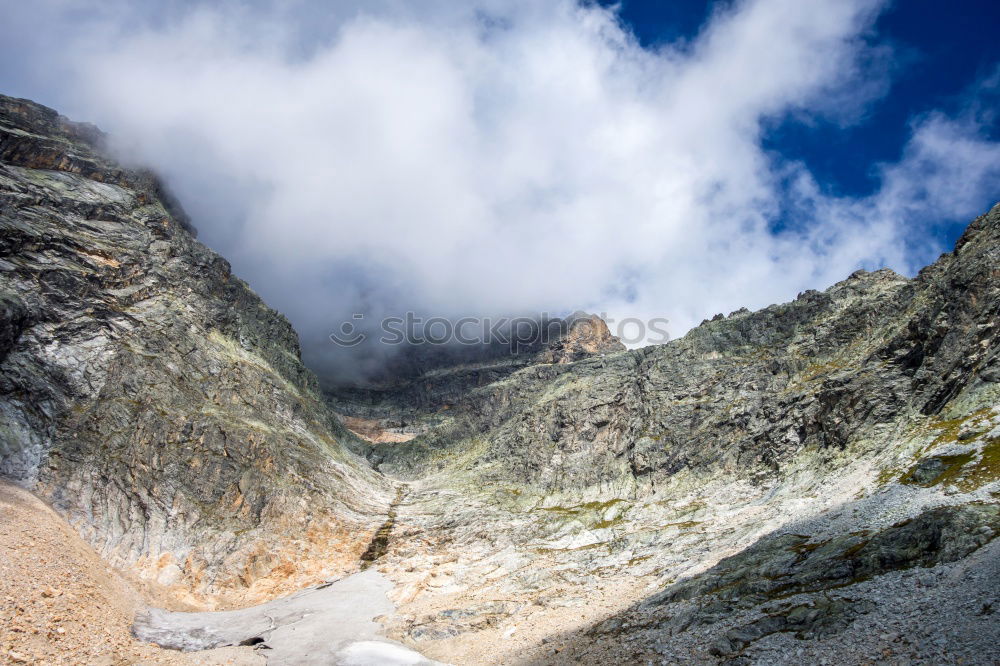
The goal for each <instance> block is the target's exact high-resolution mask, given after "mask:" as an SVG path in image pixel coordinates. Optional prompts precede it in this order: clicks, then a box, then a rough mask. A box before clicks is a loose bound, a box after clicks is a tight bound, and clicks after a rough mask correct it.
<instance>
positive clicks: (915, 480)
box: [0, 98, 1000, 664]
mask: <svg viewBox="0 0 1000 666" xmlns="http://www.w3.org/2000/svg"><path fill="white" fill-rule="evenodd" d="M0 227H2V229H3V234H2V236H0V275H2V278H0V280H2V281H0V433H2V440H0V474H2V475H3V476H6V477H7V478H11V479H14V480H16V481H17V482H18V483H20V484H22V485H23V486H25V487H28V488H30V489H32V490H33V492H35V493H36V494H37V495H38V496H40V497H41V498H43V499H45V500H46V501H48V502H50V503H51V505H52V506H53V508H55V509H56V510H57V511H58V512H59V513H60V514H61V515H62V516H64V517H66V518H67V519H68V520H69V521H70V523H71V524H72V525H73V526H74V527H75V528H76V530H77V531H78V532H79V533H80V534H81V535H82V536H83V537H84V538H85V539H86V540H87V541H88V542H89V543H90V544H91V545H92V546H94V547H95V549H96V550H97V551H98V552H99V553H100V554H101V555H102V556H103V557H105V558H106V559H107V560H108V561H110V562H111V563H113V564H114V565H115V566H116V567H118V568H120V569H121V570H122V571H123V572H126V573H128V574H130V575H135V576H138V577H140V578H141V579H142V580H145V581H147V582H148V584H149V585H150V589H152V590H154V591H156V592H157V593H158V594H164V595H168V596H171V597H172V598H174V599H179V600H185V601H188V602H192V603H198V604H200V605H201V606H202V607H206V606H208V607H211V606H225V605H244V604H246V603H250V602H255V601H263V600H265V599H270V598H273V597H276V596H279V595H281V594H285V593H287V592H291V591H293V590H295V589H297V588H299V587H304V586H307V585H312V584H317V583H321V582H322V581H324V580H330V579H334V578H339V577H342V576H344V575H345V574H349V573H351V572H354V571H357V570H360V569H362V568H366V567H374V568H375V569H376V570H377V571H378V572H380V574H381V575H383V576H385V577H386V578H387V579H388V580H389V581H391V582H392V584H393V586H394V590H393V592H392V593H391V594H392V596H393V599H394V601H395V602H396V604H397V609H396V611H395V612H394V613H392V614H390V615H388V616H387V617H385V618H384V627H385V631H386V632H388V634H389V635H390V636H391V637H393V638H395V639H397V640H399V641H401V642H403V643H406V644H407V645H409V646H411V647H414V648H416V649H418V650H419V651H420V652H421V653H423V654H424V655H426V656H428V657H431V658H435V659H440V660H442V661H447V662H450V663H461V664H466V663H469V664H486V663H489V664H494V663H505V664H508V663H521V664H536V663H594V664H604V663H649V662H652V663H664V662H665V663H706V662H708V663H711V662H713V661H715V662H723V663H730V664H743V663H769V664H770V663H790V664H791V663H796V664H797V663H803V662H807V661H813V662H817V663H867V662H872V661H886V662H888V663H907V662H912V661H917V662H918V663H919V662H934V663H966V664H975V663H983V664H986V663H992V662H993V661H995V656H996V647H995V646H996V645H997V643H998V640H1000V625H998V623H997V622H996V620H995V617H994V612H995V609H996V608H998V607H1000V588H998V586H997V584H996V581H997V580H1000V557H998V556H1000V541H998V540H997V539H996V538H995V537H996V535H997V533H998V531H1000V502H998V500H1000V338H998V331H1000V206H997V207H994V208H993V209H992V210H991V211H989V212H988V213H987V214H985V215H983V216H981V217H979V218H977V219H976V220H974V221H973V222H972V223H971V224H970V225H969V227H968V229H967V230H966V232H965V233H964V234H963V236H962V237H961V239H960V240H959V241H958V243H957V244H956V247H955V249H954V250H953V251H952V252H949V253H947V254H944V255H942V256H941V257H940V258H939V259H938V260H937V261H936V262H935V263H933V264H932V265H930V266H928V267H927V268H925V269H924V270H922V271H921V272H920V273H919V274H918V275H917V276H916V277H914V278H906V277H903V276H900V275H897V274H895V273H893V272H892V271H889V270H880V271H875V272H871V273H869V272H864V271H859V272H857V273H854V274H853V275H851V276H850V277H848V278H847V279H846V280H844V281H843V282H840V283H838V284H836V285H834V286H832V287H830V288H829V289H827V290H825V291H822V292H821V291H808V292H805V293H803V294H801V295H799V297H798V298H797V299H796V300H794V301H793V302H791V303H786V304H781V305H773V306H771V307H768V308H765V309H763V310H760V311H758V312H749V311H747V310H740V311H737V312H734V313H732V314H730V315H729V316H722V315H719V316H717V317H715V318H713V319H712V320H710V321H706V322H703V323H702V324H701V325H700V326H698V327H697V328H695V329H693V330H692V331H690V332H689V333H688V334H687V335H685V336H684V337H683V338H680V339H678V340H674V341H671V342H669V343H667V344H664V345H659V346H654V347H646V348H642V349H635V350H627V349H624V348H623V347H622V346H621V345H620V343H618V342H617V341H616V340H614V339H613V337H612V336H611V335H610V333H609V332H608V331H607V328H606V326H604V324H603V322H601V321H600V319H598V318H596V317H593V316H590V315H584V314H582V313H576V314H574V315H572V316H570V317H568V318H567V319H565V320H562V321H561V323H560V325H559V327H558V330H556V331H555V332H554V333H553V334H552V335H551V336H548V337H544V338H539V340H538V341H537V344H534V345H532V346H529V347H528V348H526V349H522V350H518V352H519V353H514V354H511V353H510V351H509V349H508V350H505V349H501V348H499V347H495V346H493V347H491V346H481V347H477V346H467V347H446V348H435V349H426V348H420V347H417V348H414V349H410V350H407V351H405V352H404V353H403V354H402V355H400V356H399V357H398V358H397V360H396V361H395V364H396V365H394V366H390V369H391V371H390V372H387V373H386V375H385V376H384V377H382V378H380V379H379V381H377V382H375V383H374V384H373V385H371V386H368V387H365V388H347V387H344V386H339V387H335V388H329V389H328V390H327V391H325V392H324V391H323V390H322V389H321V388H320V386H319V383H318V382H317V380H316V378H315V377H314V376H313V375H312V373H311V372H310V371H309V370H308V369H306V368H305V367H304V366H303V365H302V363H301V361H300V359H299V350H298V342H297V336H296V335H295V333H294V331H293V330H292V328H291V327H290V325H289V324H288V322H287V321H286V320H285V319H284V318H283V317H282V316H281V315H280V314H278V313H276V312H274V311H273V310H271V309H269V308H268V307H267V306H266V305H265V304H264V303H262V302H261V301H260V299H259V298H258V297H257V296H256V295H254V294H253V292H252V291H251V290H250V289H249V288H248V287H247V285H246V284H244V283H243V282H242V281H240V280H239V279H237V278H236V277H234V276H233V275H232V274H231V273H230V271H229V267H228V265H227V264H226V263H225V261H224V260H223V259H222V258H220V257H219V256H218V255H216V254H214V253H213V252H211V251H210V250H208V249H206V248H205V247H204V246H202V245H201V244H200V243H198V241H197V240H195V238H194V235H193V227H192V225H191V223H190V222H189V221H188V220H187V218H186V216H185V215H184V214H183V212H182V210H181V208H180V205H179V204H178V203H177V202H176V201H175V200H174V199H173V198H172V197H171V196H170V195H169V194H168V193H167V192H166V191H165V188H164V187H163V186H162V185H161V184H160V183H159V182H158V181H157V180H156V178H155V177H154V176H153V175H152V174H149V173H147V172H145V171H142V170H135V169H125V168H123V167H121V166H120V165H118V164H117V162H116V161H115V160H113V159H112V158H110V157H108V150H107V148H106V147H105V145H104V139H103V137H102V135H101V134H100V133H99V132H98V131H97V130H96V129H94V128H92V127H90V126H87V125H80V124H76V123H72V122H70V121H67V120H66V119H64V118H62V117H60V116H58V114H57V113H56V112H54V111H51V110H49V109H46V108H44V107H41V106H38V105H36V104H33V103H31V102H27V101H25V100H16V99H11V98H0ZM153 615H156V614H153ZM144 617H146V616H144ZM144 622H147V623H148V622H151V620H144ZM161 629H162V628H161ZM139 630H140V633H141V634H142V635H157V628H156V627H149V626H147V625H142V626H141V627H140V628H139ZM234 631H236V633H237V634H238V633H239V627H236V629H235V630H234ZM247 631H250V629H249V628H248V629H247ZM253 631H254V632H256V633H255V634H254V635H252V636H251V635H249V634H248V635H247V636H246V637H241V636H239V635H238V636H236V637H235V638H239V639H240V641H242V640H247V641H252V642H257V643H259V644H263V645H266V641H267V640H268V636H269V634H268V631H263V632H262V631H261V630H260V629H259V628H254V629H253ZM274 631H276V630H274ZM282 631H283V632H284V633H283V634H282V635H283V636H287V635H288V630H287V628H285V629H283V630H282ZM160 633H161V634H162V633H164V632H163V631H160ZM203 633H204V632H203ZM235 638H234V639H233V640H234V642H240V641H236V640H235ZM171 640H172V641H174V642H175V644H193V642H197V643H198V644H199V645H201V646H211V645H213V644H212V643H211V641H207V642H206V640H205V637H204V635H201V636H200V637H199V639H198V641H185V640H184V637H183V636H181V637H178V636H176V635H172V636H171ZM283 640H285V639H283ZM248 644H249V643H248ZM263 652H266V651H263ZM263 652H262V653H263Z"/></svg>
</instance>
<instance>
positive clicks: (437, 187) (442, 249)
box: [0, 0, 998, 361]
mask: <svg viewBox="0 0 1000 666" xmlns="http://www.w3.org/2000/svg"><path fill="white" fill-rule="evenodd" d="M879 4H880V3H878V2H875V1H874V0H818V1H816V2H810V3H803V2H800V1H798V0H754V1H750V2H740V3H737V4H736V5H735V6H734V7H733V8H730V9H727V10H725V11H720V12H718V13H716V14H715V15H714V16H713V18H712V20H711V21H710V23H709V25H708V26H707V27H706V28H705V29H704V31H703V32H702V34H701V35H699V36H698V37H697V38H696V39H695V40H693V41H692V42H690V43H688V44H686V45H685V46H684V48H680V47H678V48H672V47H665V48H662V49H660V50H657V51H655V52H653V51H649V50H645V49H643V48H641V47H640V46H639V45H638V44H637V43H636V41H635V40H634V39H633V38H632V37H631V36H630V34H628V33H627V32H625V31H623V29H622V27H621V25H620V24H619V22H618V21H617V19H616V16H615V15H614V14H613V13H612V12H611V11H609V10H604V9H601V8H599V7H596V6H585V7H581V6H578V5H576V4H574V3H572V2H568V1H564V2H553V3H529V2H520V1H517V2H505V3H501V2H488V1H481V2H475V3H433V4H426V5H425V4H423V3H421V8H420V11H417V10H415V9H413V7H412V6H411V5H406V4H402V3H396V2H381V3H343V4H340V5H338V6H337V8H336V9H335V10H328V9H326V7H327V5H326V3H305V2H300V3H294V4H293V5H292V6H291V7H289V6H286V5H271V4H268V3H257V4H253V3H251V4H249V5H247V4H242V3H231V4H224V5H220V6H207V5H206V6H203V5H192V6H190V7H188V8H187V9H185V6H184V5H181V6H177V5H170V9H169V10H165V9H162V8H160V9H157V8H156V6H154V7H153V9H148V10H147V11H145V12H143V11H138V10H136V9H135V8H134V7H128V6H126V5H118V4H114V5H112V6H111V8H110V9H108V7H107V6H106V5H105V8H104V10H103V11H101V12H99V13H97V14H94V15H92V16H91V17H90V20H88V21H87V22H85V23H84V24H83V26H82V27H80V28H79V29H75V30H74V31H72V32H70V31H69V30H67V29H64V31H63V33H61V34H62V35H63V36H62V37H60V39H63V40H64V44H65V48H63V49H61V50H58V52H55V53H53V52H52V51H51V50H50V51H47V52H45V53H38V54H36V55H37V58H38V59H39V61H41V62H48V61H52V62H53V63H54V64H53V69H52V71H59V72H66V71H70V72H72V80H73V82H74V85H72V86H67V79H65V78H63V79H61V80H60V81H59V84H60V85H61V86H62V87H61V89H60V92H59V96H60V98H61V99H65V100H66V101H67V104H68V107H69V108H70V109H71V110H73V111H74V112H76V113H82V114H85V115H86V116H87V117H88V118H89V119H93V120H96V121H98V122H99V124H101V125H102V126H103V127H104V128H105V129H107V130H110V131H111V132H112V133H113V134H114V135H115V136H116V137H117V138H118V139H119V140H120V142H121V145H122V146H123V150H125V151H126V152H127V154H129V155H130V156H132V157H134V158H136V159H138V160H141V161H144V162H147V163H150V164H152V165H154V167H156V168H158V169H159V170H160V171H162V172H163V173H165V174H166V175H167V176H168V178H169V180H170V182H171V183H172V184H173V186H174V188H175V189H176V190H177V191H178V193H179V194H180V196H181V199H182V201H184V203H185V204H186V206H187V207H188V208H189V209H190V210H191V212H192V213H194V216H195V221H196V224H197V225H198V226H199V227H200V228H201V230H202V232H203V233H202V236H203V238H204V239H205V240H207V241H208V242H209V243H210V244H211V245H212V246H213V247H215V249H217V250H219V251H220V252H221V253H222V254H224V255H225V256H227V257H228V258H230V259H231V260H232V261H233V264H234V266H235V267H236V270H237V272H238V273H240V274H241V275H243V276H244V277H246V278H248V280H249V281H250V282H251V284H252V285H253V286H254V287H255V288H256V289H257V290H258V291H259V292H260V293H261V294H262V295H264V296H265V298H266V299H267V300H268V301H269V302H270V303H271V304H272V305H274V306H275V307H277V308H278V309H280V310H282V311H284V312H285V313H286V314H288V315H289V317H290V318H291V319H292V321H293V323H295V324H296V325H297V327H298V328H299V330H300V332H301V333H302V335H303V339H304V341H305V343H306V346H307V351H309V352H310V353H311V355H312V359H313V360H314V361H317V360H319V358H320V356H321V355H322V353H324V352H326V351H330V350H331V347H330V346H329V345H328V344H327V345H324V344H322V343H320V342H317V341H323V340H325V337H326V335H327V333H328V332H330V331H331V330H333V329H334V327H335V326H336V325H337V324H338V323H339V322H340V321H342V320H343V319H344V318H345V317H347V318H350V313H352V312H355V311H365V312H371V313H374V314H375V315H377V314H378V313H380V312H383V311H384V312H399V311H401V310H406V309H417V310H421V311H424V312H433V313H440V314H444V315H458V314H467V313H474V314H475V313H496V312H525V311H537V310H548V311H554V310H560V309H565V310H571V309H575V308H584V309H589V310H592V311H606V312H609V313H612V314H614V315H615V316H616V317H619V318H620V317H623V316H630V315H638V316H646V317H648V316H666V317H668V318H670V319H671V320H672V322H673V330H672V333H674V334H679V333H682V332H683V331H684V330H686V328H688V327H689V326H691V325H693V324H695V323H697V322H698V321H699V320H700V319H701V318H703V317H705V316H711V315H712V314H713V313H715V312H718V311H727V312H728V311H730V310H734V309H737V308H738V307H740V306H743V305H748V306H751V307H754V306H762V305H766V304H768V303H770V302H776V301H780V300H785V299H787V298H789V297H793V296H794V294H795V293H796V292H798V291H800V290H802V289H805V288H810V287H824V286H826V285H827V284H829V283H831V282H833V281H835V280H837V279H840V278H842V277H844V276H846V275H847V274H848V273H850V272H851V271H852V270H853V269H855V268H857V267H858V266H862V265H864V266H868V267H876V266H879V265H882V264H886V263H888V264H890V265H892V266H893V267H896V268H898V269H901V270H905V271H910V270H912V269H913V268H914V261H915V259H924V258H926V256H927V255H928V248H927V247H920V248H917V249H916V250H915V249H914V247H913V245H912V243H910V244H909V245H908V244H906V243H903V240H905V239H910V240H912V235H913V234H914V229H913V226H914V225H918V226H919V225H924V224H926V223H928V221H929V220H930V219H931V218H933V217H934V216H941V217H948V216H954V215H956V214H960V215H968V214H971V213H973V212H975V211H972V210H970V206H973V205H975V203H976V202H977V201H979V200H981V199H982V196H983V192H984V191H986V190H985V188H987V187H989V186H995V184H996V182H997V170H996V165H997V164H998V160H997V146H996V144H994V143H991V142H989V141H988V140H986V139H985V138H983V137H980V136H979V135H978V134H977V132H978V127H977V125H976V123H975V122H974V120H972V119H964V120H963V119H959V120H951V119H948V118H945V117H942V116H936V115H935V116H930V117H928V118H925V119H923V120H922V121H920V122H919V123H918V124H917V125H915V127H914V134H913V139H912V141H911V142H910V145H909V147H908V148H907V150H906V153H905V154H904V157H903V159H902V161H901V162H900V163H898V164H895V165H887V166H885V167H884V168H883V172H882V183H883V184H882V187H881V189H880V191H879V192H877V193H876V194H875V195H873V196H871V197H867V198H864V199H857V200H855V199H836V198H831V197H829V196H827V195H824V194H822V193H821V189H820V188H819V187H818V186H817V185H816V184H815V183H814V182H813V180H812V178H811V176H810V175H809V174H808V173H807V172H805V171H804V169H803V168H802V167H801V166H800V165H794V164H786V163H781V162H780V161H779V162H777V163H776V162H775V158H774V156H772V155H769V154H767V153H766V152H765V151H764V150H763V148H762V146H761V133H762V130H761V126H762V122H765V121H767V120H768V119H772V118H776V117H780V116H781V115H783V114H786V113H796V114H800V115H802V116H803V117H825V118H839V119H841V120H842V121H843V122H849V121H850V118H852V117H853V115H856V113H857V111H858V109H860V108H863V106H864V104H865V103H867V102H869V101H870V100H871V99H872V97H873V96H876V95H878V94H881V93H882V92H884V90H885V86H884V78H883V77H882V75H883V74H884V73H885V67H883V66H875V65H873V64H872V63H883V64H884V61H885V55H886V51H885V49H884V48H881V47H872V46H869V45H868V44H867V43H866V39H865V38H866V34H867V31H868V30H869V28H870V26H871V23H872V21H873V20H874V17H875V15H876V13H877V11H878V9H879ZM456 5H458V7H457V8H456ZM66 7H67V5H65V4H64V3H61V2H49V3H41V4H39V5H38V7H36V8H34V9H32V10H30V11H33V12H46V18H45V21H46V22H47V23H48V24H51V25H52V26H59V25H64V26H65V25H66V20H67V19H66V16H67V14H66ZM24 11H29V10H24ZM22 18H23V17H22ZM17 23H18V22H17V21H12V22H10V24H9V25H16V24H17ZM0 30H2V29H0ZM52 30H55V28H52ZM0 36H2V35H0ZM46 43H51V40H49V41H47V42H46ZM24 48H30V47H29V46H28V45H24ZM34 76H35V78H34V79H33V80H35V81H41V80H42V78H43V77H42V76H41V75H40V74H37V73H36V75H34ZM39 85H41V84H39ZM47 85H49V86H51V85H54V82H52V81H49V82H48V83H47ZM790 173H791V174H795V175H794V176H793V177H791V178H790V177H789V174H790ZM789 182H791V183H792V185H791V186H789ZM789 211H795V212H797V213H798V214H800V215H803V216H804V217H803V218H802V219H801V220H800V221H799V223H798V224H796V225H795V228H794V231H792V230H789V231H786V232H785V233H782V234H778V235H775V234H773V233H772V232H771V231H770V229H771V223H772V222H773V220H774V219H775V217H776V216H778V215H779V214H785V215H787V214H788V213H789Z"/></svg>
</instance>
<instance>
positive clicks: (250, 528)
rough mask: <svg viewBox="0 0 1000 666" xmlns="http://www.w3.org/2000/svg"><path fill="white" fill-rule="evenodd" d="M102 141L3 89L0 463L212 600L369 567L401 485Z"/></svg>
mask: <svg viewBox="0 0 1000 666" xmlns="http://www.w3.org/2000/svg"><path fill="white" fill-rule="evenodd" d="M102 141H103V139H102V136H101V135H100V133H99V132H98V131H97V130H96V129H95V128H93V127H91V126H87V125H80V124H76V123H72V122H69V121H67V120H66V119H65V118H62V117H60V116H58V115H57V114H56V113H55V112H54V111H51V110H50V109H46V108H44V107H41V106H38V105H36V104H33V103H31V102H27V101H25V100H17V99H12V98H8V97H0V304H2V306H0V317H2V318H0V322H2V323H0V359H2V366H0V433H2V437H0V474H2V475H3V476H6V477H8V478H12V479H15V480H17V481H19V482H21V483H22V484H24V485H26V486H28V487H32V488H34V489H35V491H36V492H37V493H39V494H40V495H41V496H42V497H44V498H45V499H46V500H48V501H50V502H51V503H52V504H53V506H54V507H56V508H57V509H58V510H59V511H60V512H61V513H62V514H64V515H66V516H67V517H68V518H69V520H70V521H71V522H72V523H73V525H74V526H75V527H76V528H77V529H78V530H79V531H80V532H81V534H83V535H84V536H85V537H86V538H87V540H88V541H90V543H92V544H94V545H95V546H96V547H97V548H98V550H99V551H100V552H101V553H102V554H103V555H104V556H105V557H107V558H108V559H109V560H110V561H112V562H113V563H115V564H118V565H127V566H129V567H132V568H135V569H137V570H139V571H141V572H143V573H144V575H145V576H146V577H147V578H148V579H150V580H152V581H157V582H159V583H160V584H163V585H167V586H178V589H180V590H189V591H191V592H192V593H194V594H195V595H201V596H202V598H207V597H204V595H210V596H212V597H215V598H225V596H226V595H227V594H229V595H230V596H231V597H232V599H234V600H236V599H242V598H254V597H266V596H270V595H273V594H274V593H276V592H277V591H280V590H289V589H295V587H297V586H300V585H302V584H305V583H306V582H316V581H317V580H322V579H323V578H324V577H326V576H331V575H334V574H336V573H339V572H341V571H342V570H343V569H344V568H345V567H348V568H349V567H354V566H356V561H357V556H358V555H359V554H360V552H361V551H363V550H364V548H365V546H366V543H367V541H368V537H369V536H370V531H373V530H374V529H375V528H376V527H377V526H378V524H379V523H380V522H381V520H382V515H383V514H384V512H385V504H386V503H387V501H388V498H389V495H388V486H387V484H386V483H385V482H384V480H383V479H382V478H381V477H380V476H379V475H377V474H374V473H372V472H371V470H370V468H369V467H368V466H367V465H366V464H365V463H364V462H363V461H361V460H359V459H357V458H356V457H355V456H354V455H352V454H350V453H349V452H348V451H347V450H346V449H345V448H344V447H343V446H342V445H341V443H340V439H341V438H342V437H344V436H348V437H349V434H348V433H346V431H344V430H343V429H342V428H341V427H340V426H339V424H338V423H337V421H336V420H335V419H334V418H333V417H331V415H330V414H329V413H328V411H327V410H326V408H325V406H324V403H323V400H322V398H321V396H320V394H319V392H318V389H317V382H316V379H315V377H314V376H313V375H312V373H311V372H309V371H308V370H307V369H306V368H305V367H304V366H303V365H302V363H301V362H300V360H299V347H298V338H297V336H296V334H295V332H294V331H293V330H292V328H291V326H290V325H289V324H288V322H287V321H286V320H285V318H284V317H282V316H281V315H280V314H278V313H276V312H275V311H273V310H271V309H269V308H268V307H267V306H266V305H264V303H263V302H261V300H260V299H259V298H258V297H257V296H256V295H255V294H254V293H253V292H252V291H251V290H250V289H249V288H248V287H247V285H246V284H245V283H244V282H242V281H241V280H239V279H237V278H236V277H234V276H233V275H232V274H231V273H230V269H229V265H228V264H227V263H226V261H225V260H224V259H222V258H221V257H219V256H218V255H216V254H215V253H213V252H211V251H210V250H208V249H207V248H205V247H204V246H203V245H201V244H200V243H198V242H197V241H196V240H195V239H194V237H193V235H192V233H191V227H190V225H189V223H188V222H187V220H186V218H185V216H184V214H183V212H182V211H181V210H180V209H179V207H178V206H177V204H176V203H175V202H173V201H172V199H171V198H170V197H169V196H167V195H165V194H164V192H163V189H162V187H161V186H160V184H159V183H158V182H157V180H156V179H155V178H154V177H153V176H152V175H151V174H149V173H146V172H143V171H138V170H128V169H125V168H123V167H121V166H119V165H118V164H116V163H115V162H114V161H112V160H111V159H109V158H108V157H106V156H105V154H104V151H103V149H102ZM220 595H222V597H220Z"/></svg>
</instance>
